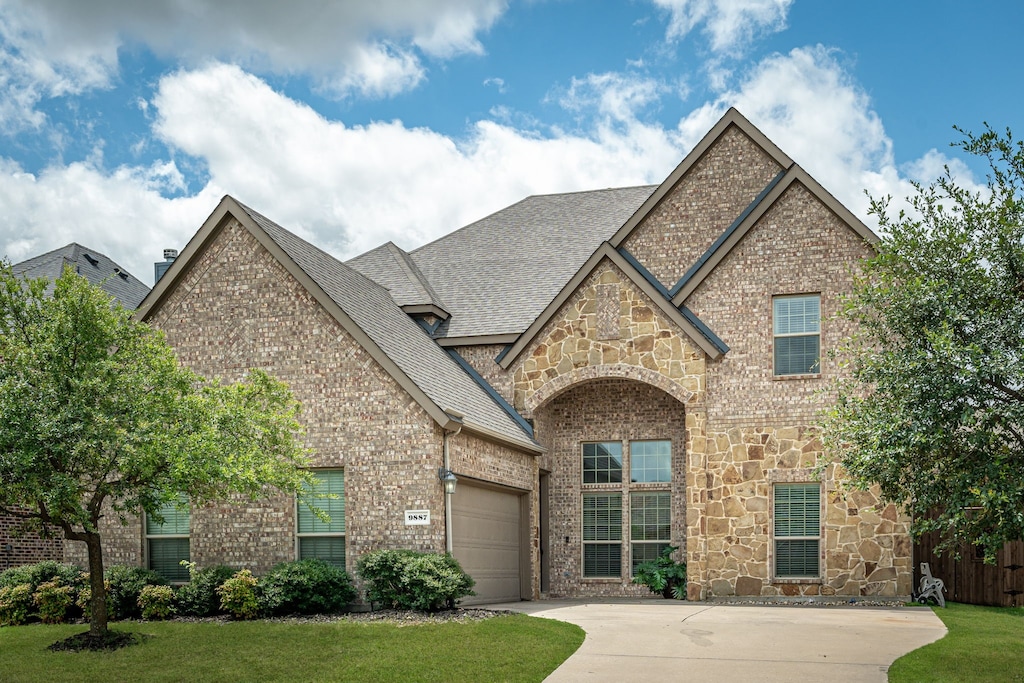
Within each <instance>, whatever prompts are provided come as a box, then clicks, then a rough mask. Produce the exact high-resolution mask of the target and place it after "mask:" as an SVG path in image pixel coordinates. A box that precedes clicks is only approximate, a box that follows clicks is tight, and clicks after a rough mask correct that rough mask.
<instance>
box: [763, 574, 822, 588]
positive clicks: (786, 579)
mask: <svg viewBox="0 0 1024 683" xmlns="http://www.w3.org/2000/svg"><path fill="white" fill-rule="evenodd" d="M784 583H796V584H800V585H812V584H816V583H817V584H822V583H825V582H824V580H822V578H821V577H820V576H815V577H808V578H805V579H801V578H789V577H788V576H787V577H782V578H776V579H772V585H773V586H778V585H781V584H784Z"/></svg>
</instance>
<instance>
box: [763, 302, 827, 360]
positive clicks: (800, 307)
mask: <svg viewBox="0 0 1024 683" xmlns="http://www.w3.org/2000/svg"><path fill="white" fill-rule="evenodd" d="M772 319H773V327H774V329H773V333H774V338H775V346H774V358H775V361H774V363H775V368H774V373H775V375H776V376H782V375H809V374H816V373H818V372H821V361H820V358H821V297H820V296H819V295H818V294H809V295H802V296H777V297H775V298H774V299H772Z"/></svg>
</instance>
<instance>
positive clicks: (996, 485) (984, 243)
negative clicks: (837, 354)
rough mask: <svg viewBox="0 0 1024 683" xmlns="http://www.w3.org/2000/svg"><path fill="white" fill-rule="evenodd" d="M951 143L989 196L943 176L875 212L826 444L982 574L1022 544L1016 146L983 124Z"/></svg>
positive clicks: (1022, 230) (1023, 304) (1023, 326)
mask: <svg viewBox="0 0 1024 683" xmlns="http://www.w3.org/2000/svg"><path fill="white" fill-rule="evenodd" d="M958 131H959V132H960V133H961V134H962V136H963V138H962V139H961V140H960V141H959V142H957V143H954V146H955V147H959V148H960V149H962V150H964V151H965V152H968V153H969V154H972V155H977V156H979V157H981V158H983V159H985V160H987V162H988V167H989V175H988V182H987V187H986V188H985V189H983V190H981V191H972V190H971V189H969V188H966V187H963V186H961V185H960V184H958V183H957V180H956V178H954V177H953V175H952V174H951V173H950V171H949V169H948V168H947V169H946V172H945V174H944V175H943V176H942V177H940V178H938V179H937V180H935V181H934V182H932V183H930V184H928V185H915V189H916V193H915V195H914V196H913V197H911V198H910V202H911V206H912V210H909V211H907V212H903V211H900V212H898V213H897V214H896V215H893V214H892V212H891V211H890V202H889V200H888V199H882V200H873V201H872V204H871V213H872V214H873V215H874V216H875V217H877V219H878V226H879V229H880V233H881V235H882V238H881V241H880V243H879V244H878V248H877V249H878V251H877V255H876V256H874V257H873V258H871V259H869V260H868V261H867V262H866V263H865V264H864V269H863V273H862V275H861V276H860V277H859V278H858V280H857V282H856V286H855V291H854V293H853V294H852V295H851V296H850V297H849V298H848V299H847V300H846V302H845V308H844V310H843V312H842V315H844V316H845V317H847V318H849V319H851V320H853V321H855V322H856V323H858V325H859V332H858V333H857V334H856V335H855V336H854V337H853V338H852V339H851V340H850V342H849V344H848V346H847V348H845V349H843V350H842V353H841V356H843V357H846V358H847V359H848V365H847V366H846V367H847V369H848V370H849V376H848V377H847V378H845V379H841V380H839V382H838V401H837V403H836V404H835V407H834V409H832V410H831V411H830V412H829V413H828V414H827V416H826V418H825V420H824V430H823V431H824V437H825V441H826V444H827V445H828V446H829V448H830V450H831V451H832V452H833V453H834V454H835V455H836V457H837V458H838V459H839V461H840V462H841V464H842V465H843V466H844V468H845V469H846V470H847V472H848V473H849V474H850V475H852V478H853V480H854V481H855V482H856V483H857V484H858V485H860V486H868V485H871V484H875V483H877V484H878V485H879V486H880V488H881V492H882V495H883V497H884V498H885V499H886V500H888V501H895V502H897V503H901V504H904V505H905V509H907V510H908V511H909V512H910V513H911V514H912V515H913V516H914V526H913V530H914V532H915V533H923V532H927V531H939V532H941V534H942V539H943V542H942V544H941V545H940V548H941V549H946V550H953V551H954V552H956V551H958V549H959V548H960V547H961V544H963V543H968V544H976V545H979V546H982V547H983V548H984V550H985V554H986V559H987V560H988V561H990V562H991V561H993V560H994V557H995V553H996V552H998V550H999V549H1000V548H1001V547H1002V546H1003V544H1004V543H1005V542H1007V541H1011V540H1015V539H1020V538H1024V197H1022V193H1021V189H1022V183H1024V145H1022V144H1021V142H1020V141H1018V140H1015V139H1014V138H1013V136H1012V133H1011V132H1010V131H1009V130H1007V131H1006V132H1005V133H1000V132H998V131H996V130H994V129H992V128H991V127H989V126H987V125H986V127H985V130H984V132H982V133H981V134H980V135H974V134H971V133H968V132H965V131H962V130H959V129H958Z"/></svg>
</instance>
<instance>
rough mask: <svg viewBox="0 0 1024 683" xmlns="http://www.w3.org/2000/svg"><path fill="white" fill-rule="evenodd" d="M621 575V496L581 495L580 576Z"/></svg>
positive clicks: (603, 494) (613, 494)
mask: <svg viewBox="0 0 1024 683" xmlns="http://www.w3.org/2000/svg"><path fill="white" fill-rule="evenodd" d="M621 575H622V494H621V493H586V494H584V495H583V576H585V577H619V576H621Z"/></svg>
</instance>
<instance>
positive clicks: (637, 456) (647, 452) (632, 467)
mask: <svg viewBox="0 0 1024 683" xmlns="http://www.w3.org/2000/svg"><path fill="white" fill-rule="evenodd" d="M629 480H630V481H631V482H633V483H634V484H640V483H644V484H646V483H652V482H670V481H672V442H671V441H631V442H630V444H629Z"/></svg>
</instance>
